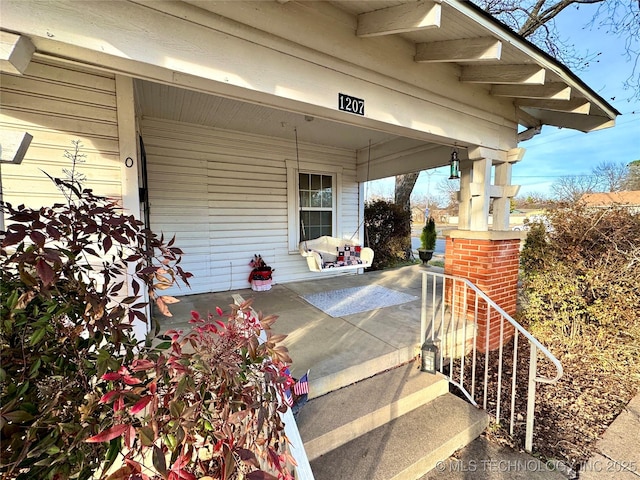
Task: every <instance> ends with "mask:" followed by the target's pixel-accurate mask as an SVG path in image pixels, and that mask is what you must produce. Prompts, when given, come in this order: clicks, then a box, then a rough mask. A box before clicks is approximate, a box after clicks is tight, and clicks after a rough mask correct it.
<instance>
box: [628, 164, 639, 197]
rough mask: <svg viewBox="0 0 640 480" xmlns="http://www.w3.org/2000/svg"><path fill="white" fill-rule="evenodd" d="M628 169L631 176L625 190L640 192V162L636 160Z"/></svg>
mask: <svg viewBox="0 0 640 480" xmlns="http://www.w3.org/2000/svg"><path fill="white" fill-rule="evenodd" d="M628 167H629V175H628V176H627V179H626V181H625V183H624V189H625V190H640V160H634V161H633V162H631V163H630V164H629V165H628Z"/></svg>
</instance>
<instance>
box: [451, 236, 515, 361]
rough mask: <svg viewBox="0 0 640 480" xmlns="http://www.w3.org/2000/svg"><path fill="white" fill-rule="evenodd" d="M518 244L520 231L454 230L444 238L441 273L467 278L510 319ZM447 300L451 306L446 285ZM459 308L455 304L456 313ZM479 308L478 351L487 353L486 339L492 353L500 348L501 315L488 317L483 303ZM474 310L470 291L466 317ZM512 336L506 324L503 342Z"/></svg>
mask: <svg viewBox="0 0 640 480" xmlns="http://www.w3.org/2000/svg"><path fill="white" fill-rule="evenodd" d="M520 241H521V240H520V234H519V232H493V231H490V232H471V231H463V230H456V231H453V232H451V233H450V235H449V236H448V237H447V243H446V251H445V265H444V271H445V273H446V274H449V275H454V276H456V277H462V278H466V279H468V280H469V281H471V282H472V283H473V284H474V285H476V286H477V287H478V288H479V289H481V290H482V291H483V292H484V293H485V294H487V295H488V296H489V298H491V299H492V300H493V301H494V302H496V304H498V306H499V307H500V308H502V309H503V310H504V311H505V312H506V313H508V314H509V315H511V316H513V315H514V314H515V312H516V301H517V294H518V268H519V262H520ZM459 293H460V292H456V294H457V295H456V298H458V299H459V301H461V300H460V295H458V294H459ZM446 298H447V301H448V303H449V305H451V285H448V291H447V293H446ZM460 307H461V306H460V305H456V306H455V309H456V311H459V309H460ZM478 307H479V311H478V325H477V328H478V336H477V340H478V343H477V346H478V349H479V350H480V351H485V350H486V342H487V338H488V340H489V350H494V349H496V348H498V347H499V346H500V320H499V319H500V315H499V314H498V313H497V312H496V311H495V310H494V309H491V314H490V315H489V314H488V312H487V304H486V302H484V301H480V302H479V304H478ZM474 308H475V295H473V294H472V292H471V291H469V294H468V297H467V305H466V315H467V316H472V315H473V310H474ZM513 333H514V329H513V327H512V326H511V324H508V323H505V324H504V333H503V335H504V337H503V338H504V341H505V342H506V341H507V340H509V339H510V338H511V337H512V336H513Z"/></svg>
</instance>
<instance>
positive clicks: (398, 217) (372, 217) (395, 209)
mask: <svg viewBox="0 0 640 480" xmlns="http://www.w3.org/2000/svg"><path fill="white" fill-rule="evenodd" d="M364 222H365V229H366V235H365V245H366V246H368V247H371V248H372V249H373V251H374V252H375V257H374V260H373V266H372V269H373V270H381V269H383V268H389V267H393V266H396V265H399V264H401V263H404V262H406V261H407V260H408V259H409V255H410V253H411V212H409V211H407V210H404V209H403V208H402V207H401V206H399V205H396V204H395V203H392V202H388V201H386V200H375V201H373V202H367V204H366V205H365V208H364Z"/></svg>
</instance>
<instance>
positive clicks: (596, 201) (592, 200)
mask: <svg viewBox="0 0 640 480" xmlns="http://www.w3.org/2000/svg"><path fill="white" fill-rule="evenodd" d="M580 201H581V202H583V203H585V204H586V205H588V206H590V207H602V206H608V205H633V206H638V205H640V190H634V191H629V192H608V193H585V194H584V195H583V196H582V198H581V199H580Z"/></svg>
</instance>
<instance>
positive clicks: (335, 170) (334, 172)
mask: <svg viewBox="0 0 640 480" xmlns="http://www.w3.org/2000/svg"><path fill="white" fill-rule="evenodd" d="M285 163H286V166H287V217H288V236H289V253H290V254H298V253H299V252H298V244H299V241H300V240H299V239H298V236H299V232H300V219H299V217H298V215H299V212H300V193H299V178H298V174H299V173H300V172H303V173H312V174H318V175H331V176H333V178H334V180H335V188H334V192H333V213H334V215H333V231H334V236H336V237H339V238H340V237H341V236H342V171H343V167H342V166H341V165H323V164H320V163H313V162H300V163H299V166H298V161H297V160H290V159H286V160H285Z"/></svg>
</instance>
